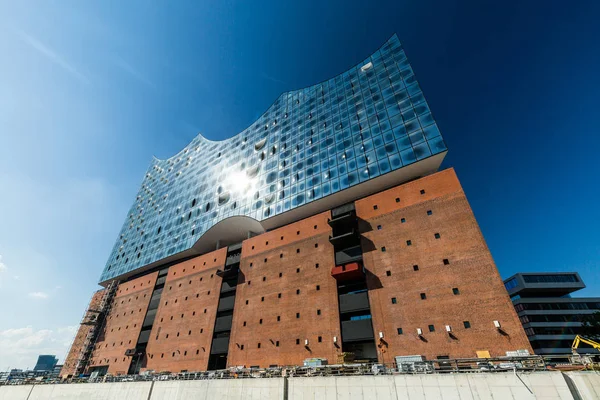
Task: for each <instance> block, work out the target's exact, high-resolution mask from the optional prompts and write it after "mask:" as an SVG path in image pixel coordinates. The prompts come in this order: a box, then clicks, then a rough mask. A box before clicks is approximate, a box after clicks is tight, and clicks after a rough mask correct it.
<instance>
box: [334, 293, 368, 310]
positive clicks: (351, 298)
mask: <svg viewBox="0 0 600 400" xmlns="http://www.w3.org/2000/svg"><path fill="white" fill-rule="evenodd" d="M339 299H340V312H341V313H347V312H354V311H364V310H369V295H368V294H367V292H366V291H365V292H360V293H348V294H342V295H340V297H339Z"/></svg>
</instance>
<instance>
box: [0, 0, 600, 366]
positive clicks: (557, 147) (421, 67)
mask: <svg viewBox="0 0 600 400" xmlns="http://www.w3.org/2000/svg"><path fill="white" fill-rule="evenodd" d="M287 3H288V2H281V1H266V2H243V1H239V2H231V1H220V2H189V3H185V2H183V1H178V2H154V4H149V3H148V2H141V1H140V2H137V3H136V2H134V1H128V2H125V3H123V2H117V1H104V2H96V3H92V2H80V1H66V0H65V1H54V2H52V1H44V2H37V3H36V2H2V3H0V54H1V55H2V58H1V59H2V62H1V63H0V257H1V258H0V370H4V369H6V368H7V367H9V366H10V367H28V366H29V367H32V366H33V364H34V362H35V359H36V356H37V354H39V353H50V354H57V355H58V356H59V358H61V361H62V358H63V357H64V354H65V352H66V348H67V347H68V345H69V342H70V340H71V339H72V337H73V334H74V329H75V328H76V326H77V324H78V322H79V319H80V317H81V315H82V313H83V310H84V308H85V305H86V303H87V302H88V301H89V298H90V295H91V293H92V291H93V290H95V289H96V288H97V286H96V282H97V279H98V277H99V276H100V272H101V270H102V268H103V266H104V263H105V261H106V258H107V257H108V254H109V251H110V249H111V247H112V244H113V241H114V239H115V238H116V236H117V233H118V231H119V229H120V227H121V224H122V221H123V218H124V217H125V214H126V212H127V209H128V208H129V206H130V204H131V202H132V201H133V199H134V196H135V193H136V191H137V189H138V185H139V183H140V182H141V180H142V177H143V174H144V172H145V170H146V168H147V166H148V164H149V162H150V160H151V157H152V155H156V156H157V157H168V156H170V155H172V154H174V153H176V152H177V151H179V150H180V149H181V148H182V147H184V146H185V145H186V144H187V143H188V142H189V141H190V140H191V139H192V138H193V137H195V136H196V135H197V134H198V133H199V132H202V133H203V134H204V135H205V136H206V137H208V138H210V139H213V140H217V139H223V138H226V137H229V136H232V135H234V134H236V133H237V132H239V131H240V130H242V129H243V128H245V127H246V126H247V125H249V124H250V123H251V122H252V121H253V120H254V119H255V118H256V117H257V116H259V115H260V114H261V113H262V112H263V111H264V110H265V109H266V108H267V107H268V106H269V105H270V104H271V103H272V102H273V101H274V100H275V99H276V98H277V96H278V95H279V94H280V93H281V92H283V91H287V90H292V89H296V88H300V87H304V86H307V85H310V84H313V83H315V82H318V81H321V80H324V79H327V78H329V77H331V76H334V75H336V74H338V73H340V72H342V71H344V70H345V69H347V68H348V67H349V66H351V65H354V64H355V63H357V62H359V61H360V60H363V59H364V58H365V57H366V56H368V55H369V54H370V53H371V52H372V51H374V50H375V49H377V48H378V47H379V46H380V45H381V44H382V43H383V42H384V41H385V40H387V39H388V38H389V37H390V36H391V35H392V34H393V33H394V32H395V33H397V34H398V36H399V38H400V40H401V42H402V43H403V45H404V48H405V50H406V52H407V54H408V57H409V60H410V62H411V64H412V66H413V68H414V70H415V73H416V76H417V79H418V80H419V82H420V84H421V86H422V87H423V91H424V93H425V96H426V98H427V100H428V102H429V105H430V107H431V109H432V111H433V113H434V116H435V118H436V120H437V122H438V125H439V126H440V129H441V131H442V134H443V135H444V138H445V139H446V142H447V144H448V147H449V153H448V156H447V158H446V161H445V162H444V167H449V166H453V167H455V168H456V170H457V173H458V176H459V178H460V179H461V181H462V184H463V186H464V188H465V191H466V193H467V196H468V198H469V201H470V203H471V206H472V207H473V210H474V212H475V215H476V217H477V219H478V221H479V224H480V226H481V229H482V231H483V233H484V236H485V238H486V240H487V243H488V245H489V247H490V249H491V251H492V254H493V256H494V258H495V260H496V263H497V265H498V268H499V269H500V273H501V274H502V276H503V277H508V276H509V275H511V274H512V273H515V272H518V271H563V270H577V271H579V272H580V273H581V274H582V276H583V278H584V280H585V281H586V283H587V285H588V288H587V289H586V290H585V291H583V292H581V294H583V295H589V296H592V295H600V280H599V279H598V278H599V273H598V267H599V265H600V240H599V239H600V235H599V234H598V225H599V221H600V208H599V207H598V201H597V199H598V198H599V197H600V189H599V187H600V185H599V181H600V179H599V178H598V176H599V173H600V167H599V166H598V161H597V160H598V156H597V149H598V148H599V147H600V134H599V132H598V126H599V122H600V121H599V119H600V118H599V115H600V113H599V112H598V104H599V99H600V77H599V74H598V71H600V48H599V44H598V43H600V41H599V39H600V28H599V25H598V23H597V21H598V17H599V16H600V3H598V2H595V1H588V2H586V1H579V2H576V3H573V4H565V3H564V2H559V1H549V2H543V3H542V2H537V1H530V2H527V1H525V2H516V1H515V2H502V3H498V2H481V1H472V2H460V3H459V2H455V1H448V0H445V1H438V2H434V1H418V2H416V1H412V2H408V1H398V0H396V1H390V2H387V3H386V2H380V3H376V2H365V1H354V0H353V1H344V2H341V1H340V2H333V1H332V2H320V1H303V2H295V3H293V4H287ZM323 3H326V4H323Z"/></svg>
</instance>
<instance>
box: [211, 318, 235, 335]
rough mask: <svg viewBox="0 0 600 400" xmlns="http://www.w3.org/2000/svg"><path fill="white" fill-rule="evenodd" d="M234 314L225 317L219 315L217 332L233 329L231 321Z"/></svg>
mask: <svg viewBox="0 0 600 400" xmlns="http://www.w3.org/2000/svg"><path fill="white" fill-rule="evenodd" d="M232 320H233V315H226V316H224V317H218V318H217V320H216V321H215V332H226V331H230V330H231V321H232Z"/></svg>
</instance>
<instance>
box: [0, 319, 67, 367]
mask: <svg viewBox="0 0 600 400" xmlns="http://www.w3.org/2000/svg"><path fill="white" fill-rule="evenodd" d="M76 331H77V327H76V326H65V327H61V328H58V329H56V330H51V329H40V330H35V329H33V328H32V327H31V326H28V327H25V328H15V329H6V330H3V331H0V354H1V355H2V357H1V358H0V370H1V371H5V370H6V369H7V368H28V367H29V368H33V366H34V365H35V362H36V361H37V356H38V355H40V354H54V355H56V356H57V357H58V359H59V362H60V363H62V362H63V361H64V358H65V356H66V353H67V351H68V350H69V346H70V345H71V342H72V340H73V337H74V336H75V332H76Z"/></svg>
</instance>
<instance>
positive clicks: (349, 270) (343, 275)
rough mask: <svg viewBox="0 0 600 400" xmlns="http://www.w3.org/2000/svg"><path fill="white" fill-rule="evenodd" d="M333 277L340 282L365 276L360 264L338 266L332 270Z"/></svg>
mask: <svg viewBox="0 0 600 400" xmlns="http://www.w3.org/2000/svg"><path fill="white" fill-rule="evenodd" d="M331 276H333V277H334V278H335V279H337V280H338V281H346V280H351V279H360V278H362V277H363V276H364V273H363V268H362V266H360V265H359V264H358V263H350V264H344V265H336V266H335V267H333V268H332V269H331Z"/></svg>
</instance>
